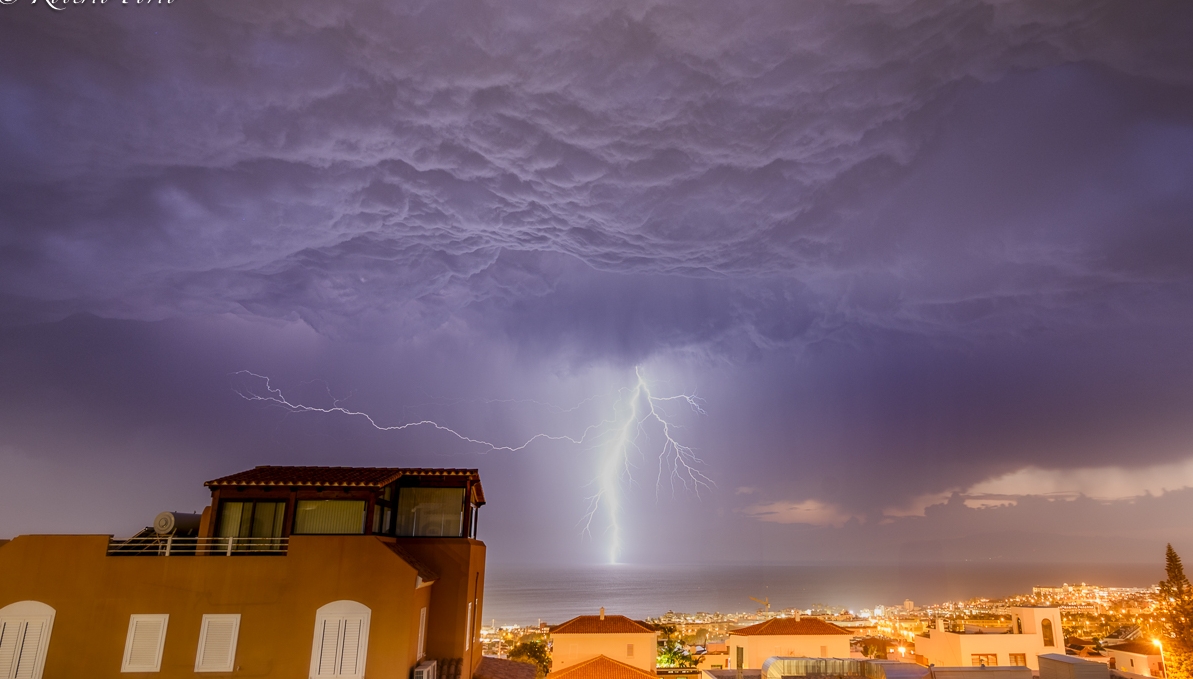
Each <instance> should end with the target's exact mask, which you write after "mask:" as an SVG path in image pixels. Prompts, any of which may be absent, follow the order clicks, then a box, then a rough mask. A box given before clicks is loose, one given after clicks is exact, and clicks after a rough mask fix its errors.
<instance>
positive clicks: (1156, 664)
mask: <svg viewBox="0 0 1193 679" xmlns="http://www.w3.org/2000/svg"><path fill="white" fill-rule="evenodd" d="M1106 653H1107V655H1109V656H1110V663H1111V664H1110V666H1111V667H1113V668H1114V669H1116V670H1122V671H1124V672H1131V673H1133V674H1142V675H1143V676H1145V677H1162V676H1164V666H1163V665H1162V664H1161V662H1160V647H1159V646H1156V645H1155V644H1153V643H1151V642H1150V641H1128V642H1126V643H1123V644H1117V645H1115V646H1107V647H1106Z"/></svg>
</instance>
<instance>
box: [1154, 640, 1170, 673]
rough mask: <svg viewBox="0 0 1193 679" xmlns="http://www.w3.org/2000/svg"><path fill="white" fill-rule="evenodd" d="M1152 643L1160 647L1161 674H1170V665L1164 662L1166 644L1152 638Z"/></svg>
mask: <svg viewBox="0 0 1193 679" xmlns="http://www.w3.org/2000/svg"><path fill="white" fill-rule="evenodd" d="M1152 643H1153V644H1155V645H1156V646H1158V647H1159V648H1160V676H1161V677H1167V676H1168V665H1166V664H1164V644H1162V643H1160V640H1159V639H1152Z"/></svg>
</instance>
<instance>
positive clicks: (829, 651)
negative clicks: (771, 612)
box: [726, 634, 849, 670]
mask: <svg viewBox="0 0 1193 679" xmlns="http://www.w3.org/2000/svg"><path fill="white" fill-rule="evenodd" d="M738 647H741V648H744V649H745V666H744V667H738V666H737V648H738ZM822 648H823V651H824V652H823V653H822V652H821V650H822ZM775 656H781V657H786V658H848V657H849V635H847V634H825V635H808V634H798V635H797V634H792V635H771V634H757V635H749V636H744V637H739V636H736V635H732V634H731V635H729V663H728V665H727V667H726V669H735V670H736V669H756V668H760V667H762V663H764V662H766V660H767V658H773V657H775Z"/></svg>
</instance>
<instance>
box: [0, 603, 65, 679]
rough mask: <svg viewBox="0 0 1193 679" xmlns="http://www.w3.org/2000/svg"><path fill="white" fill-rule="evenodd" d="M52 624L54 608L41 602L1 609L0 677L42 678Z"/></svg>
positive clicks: (11, 605) (16, 604) (19, 604)
mask: <svg viewBox="0 0 1193 679" xmlns="http://www.w3.org/2000/svg"><path fill="white" fill-rule="evenodd" d="M53 627H54V609H53V608H50V607H49V606H47V605H45V604H43V603H41V602H40V601H18V602H16V603H15V604H9V605H7V606H5V607H4V608H0V677H4V678H5V679H7V678H8V677H29V678H30V679H41V673H42V670H43V669H45V664H46V649H47V648H49V646H50V632H51V631H52V630H53Z"/></svg>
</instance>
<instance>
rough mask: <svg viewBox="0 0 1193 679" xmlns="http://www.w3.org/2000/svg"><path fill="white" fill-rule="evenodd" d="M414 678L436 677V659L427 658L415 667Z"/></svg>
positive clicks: (426, 678)
mask: <svg viewBox="0 0 1193 679" xmlns="http://www.w3.org/2000/svg"><path fill="white" fill-rule="evenodd" d="M412 679H435V661H434V660H427V661H425V662H421V663H419V664H418V667H415V668H414V677H413V678H412Z"/></svg>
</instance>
